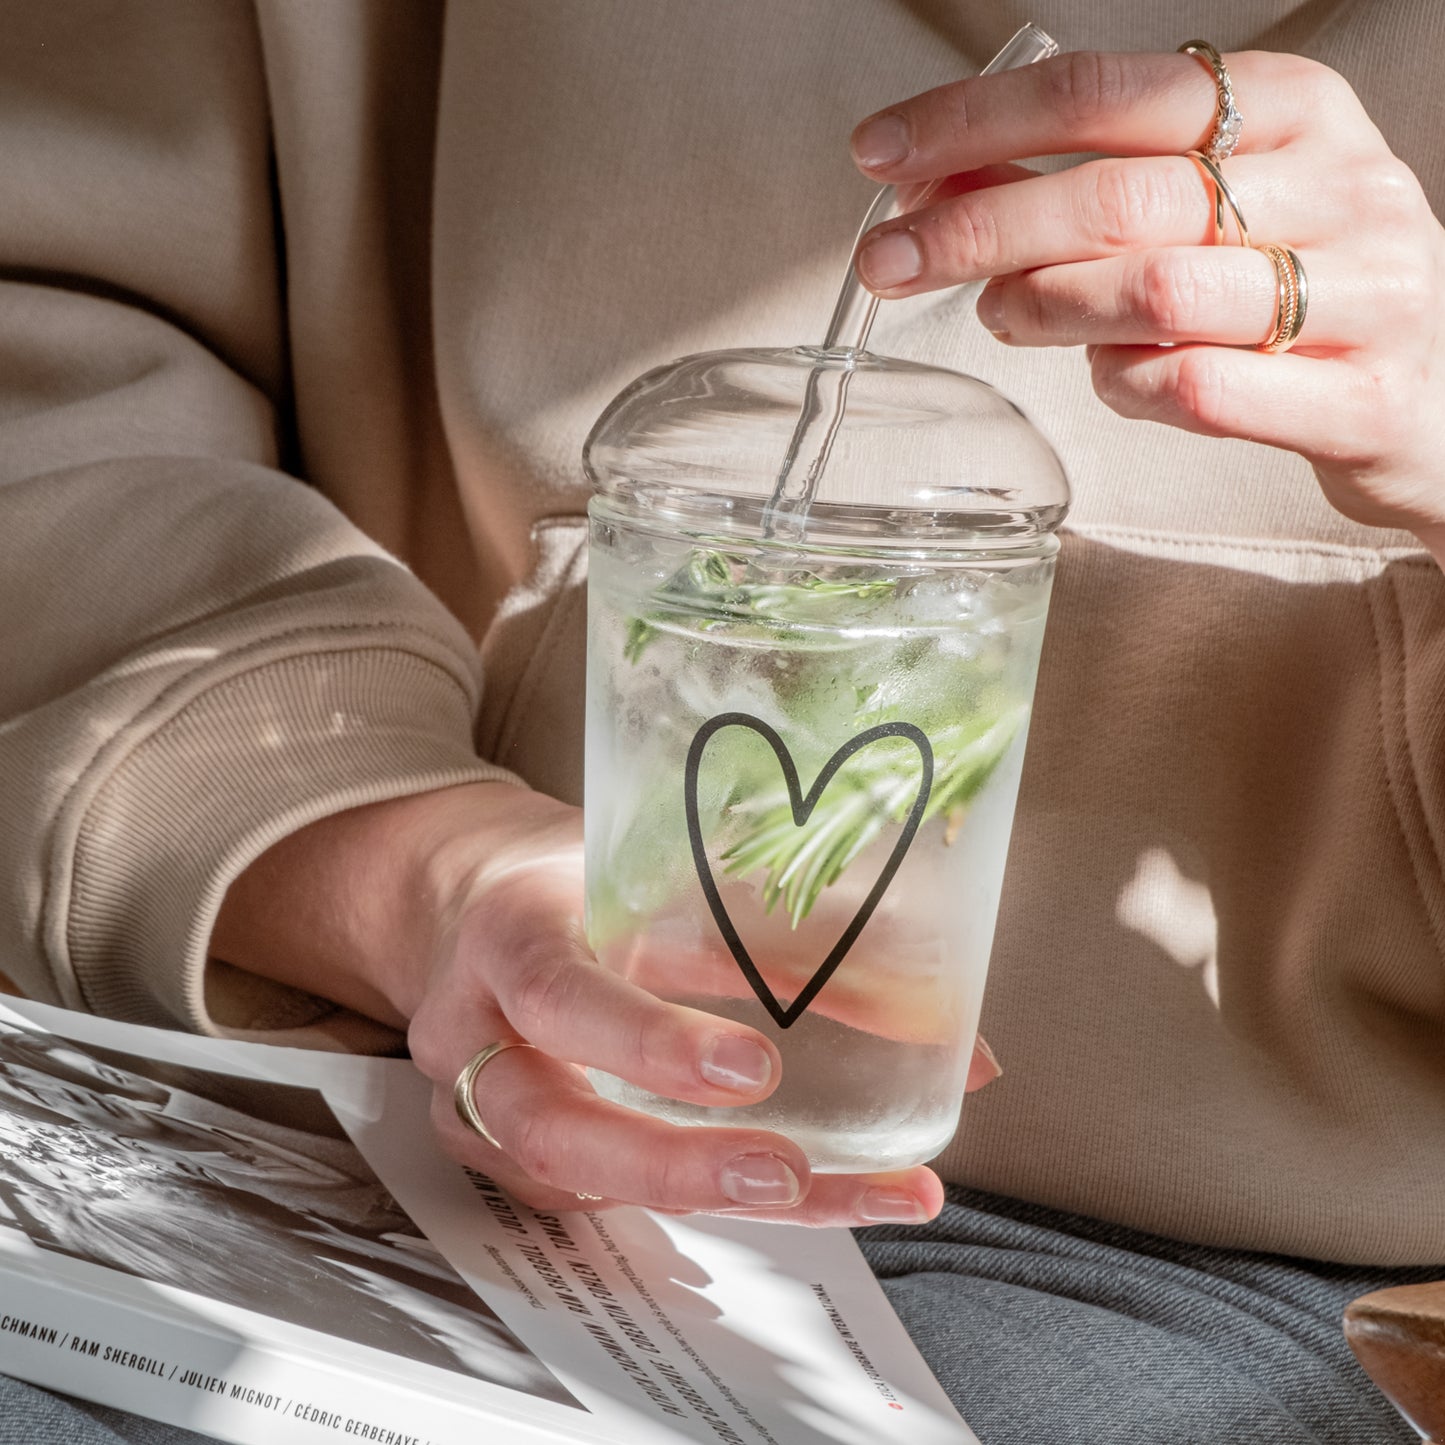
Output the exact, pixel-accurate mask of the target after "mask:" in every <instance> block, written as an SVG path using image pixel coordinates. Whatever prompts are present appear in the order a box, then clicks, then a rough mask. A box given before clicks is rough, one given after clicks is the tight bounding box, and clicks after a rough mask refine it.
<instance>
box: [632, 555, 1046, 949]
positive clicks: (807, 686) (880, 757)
mask: <svg viewBox="0 0 1445 1445" xmlns="http://www.w3.org/2000/svg"><path fill="white" fill-rule="evenodd" d="M899 586H900V582H899V581H898V580H897V579H894V578H885V579H879V578H877V577H865V578H863V579H857V578H850V577H848V576H847V575H846V574H845V575H840V576H824V575H819V574H818V573H815V572H809V571H792V572H789V573H788V574H786V577H785V579H784V580H767V581H762V582H760V581H757V580H756V578H755V575H754V574H753V573H752V572H750V571H748V570H747V569H745V568H744V566H743V565H742V563H741V562H740V561H735V560H733V559H730V558H729V557H728V556H727V555H726V554H724V553H721V552H716V551H709V550H704V549H698V550H696V551H694V552H693V553H692V554H691V556H690V557H689V558H688V561H687V562H686V563H685V564H684V566H682V567H681V568H679V569H678V571H677V572H675V573H674V574H673V575H672V576H671V577H670V578H669V579H668V580H667V581H666V582H665V583H663V584H662V586H660V587H659V588H658V589H657V590H656V591H655V592H654V594H653V597H654V599H655V601H656V604H657V608H656V610H655V611H653V612H651V613H649V614H647V615H644V616H639V617H634V618H633V619H632V620H631V621H630V622H629V624H628V627H627V631H626V638H625V643H624V655H625V657H626V659H627V660H628V661H629V662H631V663H634V664H635V663H637V662H638V661H639V660H640V659H641V658H642V657H643V656H644V654H645V653H646V652H647V650H648V649H649V648H650V647H651V646H652V644H653V643H654V642H656V641H657V639H658V638H659V637H661V636H662V635H663V634H664V632H672V633H676V632H677V631H678V630H679V629H680V628H687V629H691V628H694V627H695V628H696V629H697V630H698V631H699V632H708V631H713V630H716V629H719V628H726V627H728V626H730V625H731V624H732V623H733V622H734V621H735V622H736V623H737V624H742V625H762V626H764V627H766V628H767V629H768V630H769V633H770V634H771V636H773V637H774V638H776V640H777V641H778V642H780V643H782V644H783V645H784V646H786V645H787V644H788V642H789V641H790V639H791V638H793V637H795V636H796V635H797V633H796V629H797V628H798V627H805V626H806V625H807V624H809V623H823V624H831V625H836V623H837V621H838V620H839V610H840V608H842V609H846V610H847V611H849V612H850V613H852V612H854V611H856V612H857V613H858V614H859V618H860V620H862V617H863V616H866V614H868V613H870V612H872V611H873V610H874V608H875V607H876V605H877V604H879V603H885V602H887V601H889V600H890V599H892V598H893V597H894V596H895V594H896V593H897V591H898V589H899ZM910 647H911V648H912V655H911V656H910V658H909V671H910V673H912V674H913V675H914V676H915V677H916V676H917V675H918V674H919V672H920V671H922V672H923V673H924V674H925V675H928V674H932V678H931V679H930V680H931V681H934V685H932V686H930V687H928V688H926V689H921V690H920V689H917V688H910V692H912V693H913V694H914V696H915V697H917V696H918V695H919V694H920V692H922V693H923V694H924V695H927V696H928V697H929V709H930V712H931V714H932V715H931V716H928V717H915V716H910V717H907V718H904V717H903V716H902V713H901V711H900V710H899V709H898V707H897V705H896V704H895V703H893V702H891V701H890V699H889V697H888V695H887V691H886V689H885V688H884V686H883V685H882V684H881V683H879V681H878V680H877V679H876V678H872V679H860V678H852V679H849V678H844V679H842V681H844V682H847V681H851V682H852V683H853V693H852V702H853V707H852V717H851V727H850V731H851V732H853V733H855V734H856V733H857V732H859V731H861V730H862V729H864V728H866V727H870V726H873V725H875V724H878V723H881V722H888V721H899V720H902V721H910V722H914V723H917V724H918V725H919V726H922V727H923V728H924V731H925V732H926V733H927V734H928V738H929V742H930V744H931V746H932V748H933V752H934V781H933V788H932V791H931V793H930V795H929V799H928V803H927V805H926V808H925V811H924V814H923V821H924V822H927V821H928V820H930V819H932V818H936V817H940V816H941V817H943V818H944V819H945V820H946V822H947V831H946V833H945V841H947V840H948V839H949V838H951V836H952V833H953V831H954V830H955V829H956V828H957V826H958V824H959V822H960V820H961V818H962V815H963V813H964V811H965V810H966V809H967V807H968V805H969V804H970V803H971V802H972V801H973V799H974V797H975V796H976V795H977V794H978V793H979V791H980V790H981V789H982V788H983V787H984V785H985V784H986V783H987V782H988V780H989V778H990V777H991V776H992V775H993V772H994V770H995V769H996V768H997V766H998V764H999V763H1000V762H1001V761H1002V759H1003V758H1004V756H1005V755H1006V754H1007V752H1008V751H1009V748H1010V746H1011V745H1012V744H1013V742H1014V739H1015V738H1016V737H1017V735H1018V733H1019V730H1020V728H1021V727H1022V725H1023V723H1024V721H1025V718H1026V716H1027V709H1026V708H1025V707H1023V706H1021V705H1019V704H1017V703H1010V704H1008V705H1006V706H1004V707H1002V708H1000V707H999V706H998V705H997V704H996V703H995V704H994V705H993V706H990V705H989V702H988V699H989V697H990V696H991V695H995V696H996V689H993V688H991V687H989V686H988V683H989V681H990V679H991V672H992V665H991V664H990V663H989V662H988V661H987V660H985V659H981V658H960V657H958V656H956V655H945V654H944V653H943V652H942V651H941V649H940V648H939V647H938V644H937V641H936V640H931V639H928V638H922V639H918V640H916V641H915V642H914V643H910ZM837 662H838V658H837V654H828V653H825V654H822V655H821V656H819V658H818V661H817V664H816V666H815V669H814V671H813V673H812V674H811V675H809V674H808V672H807V670H806V669H801V670H798V671H795V672H794V673H793V674H792V675H791V680H790V681H789V682H788V683H787V684H786V685H784V684H783V683H781V682H779V683H776V684H775V692H776V695H777V702H778V705H779V709H780V711H781V712H782V714H783V715H784V716H785V717H787V718H789V719H791V720H792V721H793V723H794V724H795V729H796V731H797V733H798V735H799V736H803V737H807V736H810V735H816V734H817V733H818V732H819V731H820V727H819V723H820V722H825V724H826V731H827V732H829V733H831V732H833V730H834V726H835V722H834V715H832V709H834V708H836V707H837V705H838V704H837V701H836V699H837V697H838V690H837V689H836V688H835V689H833V690H832V691H831V692H828V693H827V696H828V697H830V698H832V699H833V701H831V702H828V703H826V704H824V705H825V706H826V707H827V708H828V709H829V712H830V716H828V717H827V718H826V719H825V720H824V719H816V717H815V715H816V714H817V712H818V710H819V707H820V702H819V696H818V695H819V692H820V689H819V687H818V684H819V682H820V680H822V679H821V676H820V674H822V675H824V676H826V678H827V680H828V681H838V679H835V678H834V677H833V676H832V669H833V668H834V667H835V666H836V665H837ZM785 688H786V690H785ZM844 691H845V692H846V691H847V689H846V688H845V689H844ZM960 712H962V714H963V715H962V716H959V714H960ZM722 747H726V748H728V751H729V754H730V757H729V759H728V762H729V763H730V765H731V766H732V767H733V768H734V773H735V777H736V782H735V785H734V787H733V789H732V796H733V799H734V801H733V802H732V804H731V806H730V807H729V808H728V809H727V810H726V815H725V818H724V824H723V830H724V832H725V833H726V835H727V837H728V838H730V839H731V840H732V841H730V842H728V844H727V846H726V847H725V849H724V851H723V852H722V854H721V859H720V861H721V863H722V866H723V869H724V870H725V871H726V872H727V873H730V874H732V875H734V876H735V877H739V878H746V877H752V876H755V875H757V874H759V873H761V874H762V884H761V887H762V896H763V901H764V905H765V907H766V909H767V910H768V911H769V912H771V911H772V910H773V909H774V908H775V907H777V906H778V905H779V904H781V905H782V907H783V909H784V910H785V912H786V913H787V915H788V917H789V919H790V920H791V922H792V924H793V926H794V927H797V926H798V924H799V923H801V922H802V921H803V920H804V919H805V918H806V917H807V916H808V914H809V913H810V912H811V911H812V909H813V907H814V906H815V905H816V903H817V902H818V900H819V898H820V897H821V896H822V894H823V892H824V890H825V889H827V888H828V887H830V886H831V885H832V884H834V883H836V882H837V881H838V879H839V878H840V877H842V875H843V873H844V871H845V870H846V869H847V868H848V866H849V865H850V864H851V863H852V862H853V861H854V860H855V859H857V857H858V856H859V855H860V854H861V853H863V852H864V851H865V850H866V849H867V848H868V846H869V845H870V844H871V843H873V842H874V841H875V840H876V839H877V838H878V837H879V836H880V835H881V834H882V833H883V831H884V830H885V829H886V828H887V827H889V826H890V825H899V824H901V823H902V821H903V820H904V818H905V817H906V815H907V813H908V811H909V809H910V808H911V807H912V806H913V804H914V801H915V799H916V798H917V789H918V778H919V775H918V773H917V771H916V767H917V754H916V752H915V751H913V750H912V749H904V750H900V749H899V748H898V747H895V746H889V745H888V744H887V743H886V742H882V743H878V744H874V745H872V746H870V747H868V748H865V749H863V750H862V751H861V752H859V753H858V754H857V755H855V757H853V758H852V759H850V760H849V762H848V764H847V765H846V766H845V767H844V768H843V769H842V771H841V772H840V773H839V774H838V775H837V776H836V777H835V778H834V779H833V780H832V781H831V782H830V783H829V785H828V787H827V788H826V789H825V791H824V792H823V794H822V796H821V797H820V798H819V800H818V802H817V805H816V806H815V808H814V810H813V813H812V815H811V817H810V818H809V820H808V822H807V824H806V825H805V826H803V827H801V828H800V827H798V826H797V824H796V823H795V822H794V821H793V812H792V805H791V802H790V800H789V798H788V794H787V790H786V788H783V787H780V786H778V783H779V781H780V780H779V777H778V773H777V771H776V764H775V762H774V761H773V760H772V759H771V756H770V755H766V754H765V753H763V752H762V751H760V750H759V749H757V748H756V747H755V746H751V745H750V744H749V743H748V742H747V741H746V734H744V735H743V738H742V739H741V740H739V739H737V738H734V739H732V740H731V742H729V741H728V735H727V734H726V733H724V734H720V735H719V736H718V738H717V739H716V740H715V742H714V744H713V748H712V749H710V752H711V753H712V756H713V762H714V765H717V764H719V763H721V762H722V760H721V759H718V758H717V757H716V753H715V751H714V750H715V749H717V748H722ZM740 828H741V830H742V831H741V836H737V835H738V831H739V829H740Z"/></svg>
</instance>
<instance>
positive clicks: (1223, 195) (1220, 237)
mask: <svg viewBox="0 0 1445 1445" xmlns="http://www.w3.org/2000/svg"><path fill="white" fill-rule="evenodd" d="M1184 154H1185V155H1186V156H1188V157H1189V159H1190V160H1192V161H1193V162H1194V164H1195V165H1197V166H1198V167H1199V169H1200V170H1201V171H1203V173H1204V179H1205V180H1207V181H1210V182H1212V184H1213V186H1214V244H1215V245H1216V246H1222V245H1223V244H1224V207H1225V205H1226V204H1227V205H1228V206H1229V209H1230V212H1231V214H1232V215H1233V216H1234V224H1235V226H1236V227H1237V228H1238V230H1239V244H1240V245H1241V246H1247V245H1249V227H1248V226H1246V225H1245V224H1244V212H1243V211H1242V210H1241V209H1240V206H1239V198H1238V197H1237V196H1236V195H1235V194H1234V189H1233V187H1231V186H1230V184H1229V182H1228V181H1227V180H1225V179H1224V172H1223V171H1222V170H1220V169H1219V166H1218V164H1217V163H1216V162H1214V161H1212V160H1210V159H1209V157H1208V156H1207V155H1205V154H1204V152H1203V151H1185V152H1184Z"/></svg>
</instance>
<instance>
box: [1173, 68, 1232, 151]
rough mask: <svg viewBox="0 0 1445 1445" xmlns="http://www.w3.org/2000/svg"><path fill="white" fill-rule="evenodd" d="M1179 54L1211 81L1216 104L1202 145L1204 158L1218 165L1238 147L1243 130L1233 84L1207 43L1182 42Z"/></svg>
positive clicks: (1225, 69)
mask: <svg viewBox="0 0 1445 1445" xmlns="http://www.w3.org/2000/svg"><path fill="white" fill-rule="evenodd" d="M1179 53H1180V54H1181V55H1192V56H1193V57H1194V58H1195V59H1196V60H1198V61H1199V62H1201V64H1203V65H1204V66H1206V67H1207V68H1208V70H1209V73H1210V74H1211V75H1212V76H1213V77H1214V88H1215V90H1216V91H1218V93H1219V102H1218V105H1217V106H1216V107H1215V111H1214V129H1213V131H1211V132H1210V136H1209V140H1208V141H1207V142H1206V143H1205V146H1204V154H1205V155H1207V156H1208V157H1209V159H1210V160H1212V161H1213V162H1214V163H1215V165H1218V164H1219V162H1220V161H1226V160H1228V159H1229V157H1230V156H1231V155H1233V154H1234V148H1235V146H1237V145H1238V144H1239V133H1240V131H1242V130H1243V129H1244V117H1243V116H1242V115H1241V114H1240V113H1239V107H1238V106H1237V105H1235V103H1234V82H1233V81H1232V80H1231V79H1230V78H1229V70H1228V68H1227V67H1226V66H1225V64H1224V57H1223V56H1222V55H1221V54H1220V53H1219V52H1218V51H1217V50H1216V49H1215V48H1214V47H1213V46H1212V45H1211V44H1210V43H1209V42H1208V41H1207V40H1186V41H1185V42H1184V44H1183V45H1181V46H1180V47H1179Z"/></svg>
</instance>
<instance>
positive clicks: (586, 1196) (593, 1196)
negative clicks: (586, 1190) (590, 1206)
mask: <svg viewBox="0 0 1445 1445" xmlns="http://www.w3.org/2000/svg"><path fill="white" fill-rule="evenodd" d="M577 1197H578V1199H601V1198H602V1196H601V1195H600V1194H583V1193H582V1191H581V1190H580V1189H579V1190H578V1191H577Z"/></svg>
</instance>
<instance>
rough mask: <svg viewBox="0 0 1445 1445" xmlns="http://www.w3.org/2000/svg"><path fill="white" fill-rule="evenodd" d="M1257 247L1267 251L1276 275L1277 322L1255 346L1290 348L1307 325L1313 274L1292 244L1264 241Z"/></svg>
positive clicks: (1271, 350) (1270, 349)
mask: <svg viewBox="0 0 1445 1445" xmlns="http://www.w3.org/2000/svg"><path fill="white" fill-rule="evenodd" d="M1255 250H1257V251H1263V252H1264V254H1265V255H1266V256H1268V257H1269V259H1270V262H1271V264H1272V265H1273V266H1274V276H1275V308H1274V324H1273V325H1272V326H1271V327H1270V329H1269V335H1268V336H1266V337H1265V338H1264V340H1263V341H1261V342H1260V343H1259V344H1258V345H1257V346H1256V348H1255V349H1256V350H1257V351H1268V352H1280V351H1288V350H1289V349H1290V347H1291V346H1293V345H1294V344H1295V342H1296V341H1297V340H1299V334H1300V332H1301V331H1302V330H1303V329H1304V324H1305V312H1306V311H1307V310H1308V309H1309V300H1310V286H1309V278H1308V276H1306V274H1305V268H1304V266H1303V265H1302V264H1301V263H1300V258H1299V257H1298V256H1297V255H1296V254H1295V253H1294V252H1293V251H1292V250H1290V248H1289V247H1288V246H1277V245H1276V244H1275V243H1274V242H1273V241H1262V242H1261V243H1260V244H1259V245H1258V246H1256V247H1255Z"/></svg>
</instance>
